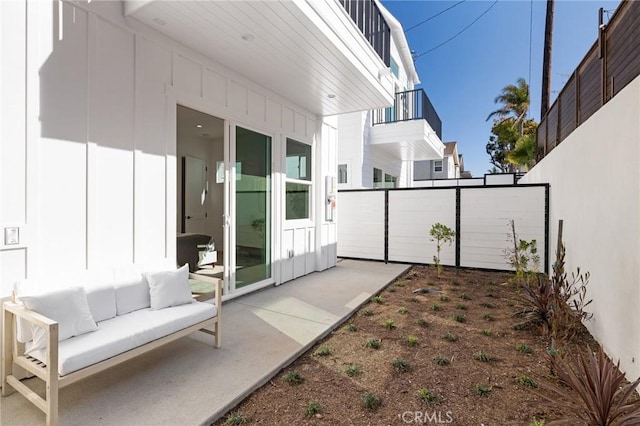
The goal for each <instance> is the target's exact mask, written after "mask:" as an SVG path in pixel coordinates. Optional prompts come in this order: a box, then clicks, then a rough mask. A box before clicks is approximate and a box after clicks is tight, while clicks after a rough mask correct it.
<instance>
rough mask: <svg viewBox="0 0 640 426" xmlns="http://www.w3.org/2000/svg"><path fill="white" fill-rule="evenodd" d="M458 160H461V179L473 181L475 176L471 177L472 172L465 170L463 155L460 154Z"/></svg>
mask: <svg viewBox="0 0 640 426" xmlns="http://www.w3.org/2000/svg"><path fill="white" fill-rule="evenodd" d="M458 158H459V159H460V178H461V179H471V178H472V177H473V176H472V175H471V172H470V171H468V170H465V168H464V159H463V158H462V154H459V155H458Z"/></svg>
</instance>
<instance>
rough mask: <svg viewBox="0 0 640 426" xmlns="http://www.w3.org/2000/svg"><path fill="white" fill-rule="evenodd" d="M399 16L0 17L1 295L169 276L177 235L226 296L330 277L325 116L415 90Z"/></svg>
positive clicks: (160, 13)
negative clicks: (219, 272) (154, 269)
mask: <svg viewBox="0 0 640 426" xmlns="http://www.w3.org/2000/svg"><path fill="white" fill-rule="evenodd" d="M389 16H390V15H389V14H388V12H386V11H385V10H379V9H378V6H377V3H376V2H374V1H348V0H343V1H341V2H339V1H335V0H299V1H284V2H271V1H264V2H257V1H255V2H245V1H201V2H193V1H189V0H174V1H159V0H158V1H136V0H125V1H95V0H94V1H73V2H71V1H57V0H51V1H42V0H33V1H31V0H18V1H11V2H0V22H1V23H2V25H1V26H0V58H1V61H2V63H1V66H0V83H1V84H0V108H1V109H2V116H1V120H2V121H0V153H1V154H2V155H1V157H0V179H1V181H0V194H1V198H0V199H1V200H2V208H1V209H0V227H2V228H3V232H4V235H5V239H4V240H3V241H2V244H0V271H1V279H2V281H1V283H0V297H5V296H7V295H8V294H9V293H10V291H11V288H12V286H13V283H14V282H15V281H19V280H23V279H25V278H27V277H28V278H30V279H35V280H36V282H38V283H40V285H41V286H49V287H51V286H54V285H56V284H55V283H56V282H61V281H63V280H64V282H63V284H66V285H69V284H70V283H72V282H73V281H72V279H71V278H70V277H72V276H79V275H83V274H84V275H86V274H88V273H89V272H90V271H96V270H101V269H108V268H112V267H113V266H120V265H132V264H136V265H149V264H152V263H161V262H175V260H176V240H177V235H178V234H181V233H203V234H206V235H210V236H213V237H214V239H215V240H216V245H217V248H218V254H219V256H220V258H219V263H220V264H221V265H222V266H223V267H224V268H223V269H224V272H223V276H224V279H225V293H226V295H227V296H233V295H239V294H243V293H246V292H248V291H253V290H256V289H258V288H261V287H263V286H266V285H270V284H274V283H276V284H278V283H282V282H285V281H287V280H291V279H293V278H295V277H298V276H301V275H304V274H307V273H310V272H312V271H320V270H324V269H326V268H329V267H332V266H334V265H335V263H336V224H335V222H334V221H333V218H334V217H335V216H334V215H335V212H334V210H333V208H334V206H335V203H332V202H331V201H330V200H331V197H332V195H333V192H334V188H335V184H334V182H335V176H336V170H337V168H338V163H337V161H336V160H337V157H336V149H337V145H336V142H337V136H336V124H337V121H338V120H336V119H335V118H332V117H329V118H327V117H328V116H335V115H336V114H344V113H349V112H352V111H366V110H371V109H374V108H380V107H385V106H388V105H391V104H392V103H393V100H394V93H395V92H397V91H399V90H402V91H404V90H410V89H412V88H413V83H414V82H415V81H417V76H415V70H413V68H412V67H410V72H411V73H412V74H411V75H410V76H404V75H403V76H402V78H398V77H396V75H400V74H399V72H400V71H399V69H398V65H394V64H397V63H398V62H400V63H402V68H401V69H402V70H403V71H402V72H405V71H404V69H405V68H406V67H407V65H406V64H405V62H407V61H408V60H409V59H410V53H409V51H408V48H407V46H406V44H405V45H401V46H399V45H398V43H397V42H394V43H393V52H391V51H390V47H391V41H390V38H391V35H390V34H391V32H393V33H394V40H396V39H397V38H398V35H397V33H398V29H397V28H396V27H394V28H392V29H390V28H389V26H388V25H387V22H391V23H392V24H393V25H397V22H396V21H395V20H393V21H390V18H389ZM356 22H357V23H356ZM361 28H362V29H364V30H361ZM374 29H375V30H374ZM391 58H393V61H392V60H391ZM409 62H410V61H409ZM390 68H391V70H392V72H391V73H390V72H388V70H389V69H390ZM399 82H402V87H401V88H398V87H396V86H394V84H395V85H398V83H399ZM423 128H425V129H426V128H428V126H426V125H425V126H423ZM429 140H430V141H432V142H431V143H427V142H426V141H424V140H423V141H422V143H423V145H424V147H422V148H421V151H420V152H422V153H423V154H424V155H425V156H426V155H431V156H434V157H437V156H438V155H440V154H441V152H440V145H439V139H438V138H430V139H429ZM400 143H401V142H398V144H400ZM413 144H414V142H408V145H407V146H408V147H411V146H413ZM416 150H418V149H417V147H416ZM411 159H415V158H413V157H408V158H406V160H411ZM352 164H353V166H354V167H355V166H356V161H355V160H354V162H353V163H352ZM371 164H372V165H371V167H370V171H369V180H371V179H372V176H371V175H372V172H373V171H372V168H373V164H374V163H371ZM393 173H394V174H395V175H396V176H400V172H399V171H393ZM328 200H329V201H328Z"/></svg>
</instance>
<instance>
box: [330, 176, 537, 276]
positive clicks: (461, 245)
mask: <svg viewBox="0 0 640 426" xmlns="http://www.w3.org/2000/svg"><path fill="white" fill-rule="evenodd" d="M338 205H339V217H338V256H339V257H349V258H358V259H371V260H380V261H385V262H387V261H388V262H403V263H413V264H428V263H433V256H434V255H435V253H436V245H435V242H433V241H431V239H430V236H429V230H430V229H431V226H432V225H433V224H434V223H438V222H439V223H442V224H443V225H446V226H448V227H449V228H451V229H453V230H455V231H456V240H455V243H454V244H452V245H451V246H448V245H445V246H444V247H443V248H442V252H441V253H440V261H441V263H442V264H443V265H448V266H459V267H469V268H485V269H497V270H511V269H512V268H511V266H510V265H509V264H508V262H507V260H506V259H505V250H506V249H508V248H509V247H510V243H509V238H508V234H509V231H510V228H509V227H508V224H509V221H510V220H514V221H515V225H516V233H517V235H518V238H519V239H522V240H527V241H530V240H536V242H537V247H538V254H539V256H540V265H541V268H542V269H546V266H545V265H547V263H548V262H547V257H548V247H549V241H548V229H549V227H548V211H549V210H548V186H547V185H493V186H482V187H478V186H473V187H449V188H403V189H376V190H345V191H339V193H338Z"/></svg>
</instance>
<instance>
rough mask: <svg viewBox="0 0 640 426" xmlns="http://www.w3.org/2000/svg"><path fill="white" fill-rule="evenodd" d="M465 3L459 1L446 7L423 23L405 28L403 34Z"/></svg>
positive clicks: (463, 0)
mask: <svg viewBox="0 0 640 426" xmlns="http://www.w3.org/2000/svg"><path fill="white" fill-rule="evenodd" d="M465 1H467V0H462V1H459V2H458V3H456V4H454V5H453V6H449V7H448V8H446V9H445V10H443V11H441V12H438V13H436V14H435V15H433V16H430V17H428V18H427V19H425V20H424V21H420V22H418V23H417V24H415V25H413V26H411V27H409V28H407V29H406V30H404V32H405V33H408V32H409V31H411V30H412V29H414V28H417V27H419V26H420V25H422V24H424V23H427V22H429V21H430V20H432V19H433V18H437V17H438V16H440V15H442V14H443V13H445V12H446V11H447V10H451V9H453V8H454V7H456V6H457V5H459V4H462V3H464V2H465Z"/></svg>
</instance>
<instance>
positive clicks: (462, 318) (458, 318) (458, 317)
mask: <svg viewBox="0 0 640 426" xmlns="http://www.w3.org/2000/svg"><path fill="white" fill-rule="evenodd" d="M453 320H454V321H457V322H466V321H467V317H466V316H465V315H460V314H456V315H454V316H453Z"/></svg>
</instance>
